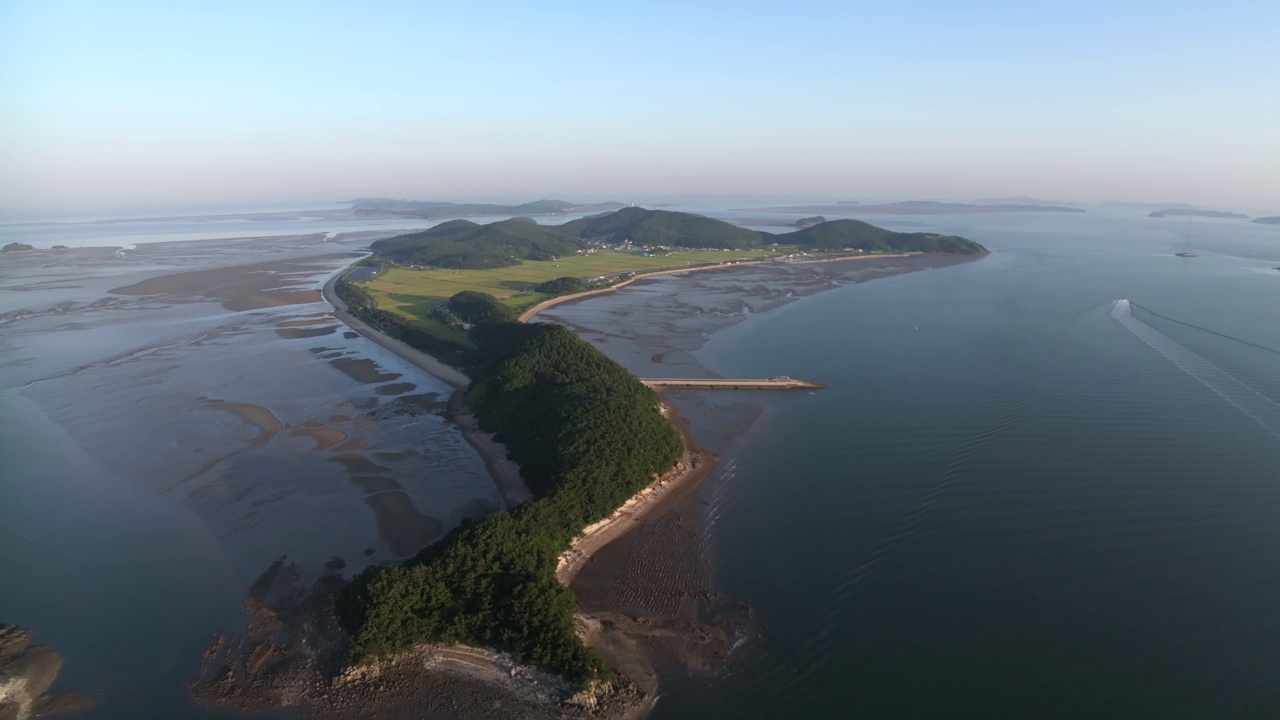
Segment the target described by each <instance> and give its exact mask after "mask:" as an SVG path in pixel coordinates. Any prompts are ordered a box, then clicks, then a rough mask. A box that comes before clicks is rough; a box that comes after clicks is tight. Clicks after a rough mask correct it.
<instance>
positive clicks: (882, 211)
mask: <svg viewBox="0 0 1280 720" xmlns="http://www.w3.org/2000/svg"><path fill="white" fill-rule="evenodd" d="M751 210H755V211H765V212H789V213H815V214H816V213H830V214H833V215H960V214H963V215H971V214H975V213H1008V212H1068V213H1082V212H1084V209H1083V208H1077V207H1068V206H1066V205H1021V204H1007V203H1001V204H992V205H981V204H977V203H953V202H938V201H936V200H906V201H903V202H896V203H886V204H881V205H862V204H860V203H857V202H847V201H846V202H840V203H837V204H835V205H798V206H790V207H767V208H739V209H738V211H742V212H746V211H751Z"/></svg>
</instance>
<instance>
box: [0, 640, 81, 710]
mask: <svg viewBox="0 0 1280 720" xmlns="http://www.w3.org/2000/svg"><path fill="white" fill-rule="evenodd" d="M61 669H62V657H61V656H60V655H58V653H56V652H54V651H53V650H51V649H50V648H47V647H45V646H44V645H33V644H31V631H30V630H27V629H25V628H20V627H18V626H16V625H0V720H27V718H36V717H41V716H43V715H50V714H52V713H59V712H68V711H71V710H77V709H79V708H82V707H84V706H85V705H86V703H85V702H84V701H83V700H81V699H80V698H79V697H77V696H75V695H51V694H50V693H49V687H50V686H52V685H53V681H54V680H56V679H57V678H58V672H59V671H60V670H61Z"/></svg>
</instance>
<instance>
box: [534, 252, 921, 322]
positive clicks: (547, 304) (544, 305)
mask: <svg viewBox="0 0 1280 720" xmlns="http://www.w3.org/2000/svg"><path fill="white" fill-rule="evenodd" d="M922 254H923V253H914V252H911V253H884V254H873V255H867V254H863V255H842V256H840V257H831V258H815V259H813V260H792V261H790V262H788V261H787V260H783V259H779V258H769V259H767V260H742V261H740V262H733V261H730V262H723V263H717V264H715V265H699V266H698V267H687V268H673V269H670V270H655V271H654V272H650V273H644V274H642V275H636V276H635V277H632V278H629V279H627V280H624V281H623V282H620V283H618V284H617V285H610V286H609V287H607V288H599V289H598V290H587V291H585V292H580V293H573V294H572V295H558V296H556V297H553V298H548V299H546V300H543V301H542V302H540V303H538V304H537V305H534V306H533V307H530V308H528V309H527V310H525V311H524V312H522V313H520V315H519V317H517V318H516V319H517V320H518V321H519V322H529V321H530V320H532V319H533V317H534V316H535V315H537V314H538V313H540V312H542V311H543V310H547V309H549V308H553V307H555V306H556V305H560V304H561V303H566V302H569V301H570V300H582V299H584V298H589V297H591V296H593V295H603V294H605V293H611V292H617V291H618V290H621V289H622V288H624V287H626V286H628V285H630V284H631V283H633V282H636V281H639V280H645V279H648V278H652V277H659V276H662V275H678V274H681V273H693V272H701V271H704V270H723V269H725V268H733V267H741V266H743V265H767V264H770V263H778V264H782V265H815V264H817V263H827V262H839V261H840V260H862V259H864V258H900V257H910V256H912V255H922Z"/></svg>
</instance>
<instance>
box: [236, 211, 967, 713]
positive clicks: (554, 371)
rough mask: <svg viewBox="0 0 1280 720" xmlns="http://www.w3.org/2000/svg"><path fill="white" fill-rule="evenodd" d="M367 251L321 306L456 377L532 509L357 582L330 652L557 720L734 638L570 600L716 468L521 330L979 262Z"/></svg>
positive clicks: (849, 225) (692, 224)
mask: <svg viewBox="0 0 1280 720" xmlns="http://www.w3.org/2000/svg"><path fill="white" fill-rule="evenodd" d="M371 247H372V251H373V252H372V255H370V256H369V257H367V258H365V259H363V260H361V261H359V262H358V263H357V264H356V265H355V266H353V267H352V268H351V269H349V270H348V271H347V272H346V273H345V278H343V279H338V280H336V281H335V282H334V283H333V286H332V291H333V295H334V296H336V300H337V302H335V304H336V305H337V306H338V307H339V309H340V310H341V309H342V308H343V306H345V308H346V311H347V312H349V313H350V314H351V315H352V316H354V319H355V322H352V323H349V324H352V327H353V329H356V330H358V331H364V332H365V333H370V332H377V333H381V334H384V335H386V336H390V337H392V338H395V339H398V340H399V341H401V342H403V343H404V344H405V345H407V346H409V348H411V349H412V350H414V351H419V352H421V353H426V354H428V355H430V356H432V357H433V358H436V359H438V360H441V361H444V362H446V363H448V364H450V365H452V366H454V367H455V368H457V369H458V370H460V371H462V373H464V374H465V376H466V377H461V376H459V378H460V381H459V382H457V383H456V386H457V387H459V392H457V393H456V394H455V396H454V399H453V400H452V401H450V407H451V413H452V414H453V415H454V416H457V415H459V414H463V413H470V414H474V417H475V418H476V419H477V420H478V424H479V427H480V428H481V429H483V430H484V431H486V432H490V433H494V439H495V440H496V441H498V442H500V443H501V444H502V445H501V446H500V447H502V446H504V447H505V453H506V455H507V458H509V459H510V460H512V461H514V462H515V464H516V465H518V466H519V474H520V477H521V478H522V479H523V483H524V484H525V486H526V487H525V488H524V489H523V492H524V494H523V497H525V498H530V499H528V500H526V501H524V502H519V503H509V506H508V507H507V509H505V510H501V511H498V512H494V513H491V514H489V515H486V516H484V517H482V518H480V519H478V520H474V521H469V522H466V523H464V524H463V525H461V526H460V527H458V528H456V529H455V530H453V531H452V532H450V533H449V534H448V535H446V536H445V537H443V538H441V539H440V540H438V541H436V542H434V543H433V544H431V545H429V546H427V547H425V548H423V549H422V550H421V551H420V552H418V553H417V555H416V556H414V557H412V558H410V559H408V560H407V561H404V562H401V563H398V564H390V565H375V566H371V567H370V568H368V569H367V570H365V571H364V572H362V573H361V574H359V575H357V576H356V577H355V578H354V579H353V580H352V581H351V582H349V583H348V584H346V586H345V587H344V588H342V589H341V590H338V591H335V595H336V606H337V615H338V619H339V620H340V623H341V626H342V628H343V638H342V639H340V640H337V641H335V642H333V643H332V645H333V646H335V647H345V648H346V652H347V653H348V657H349V660H350V663H351V664H352V665H353V666H355V667H361V666H372V667H384V666H387V664H388V663H391V664H392V665H394V664H395V663H396V662H398V660H397V658H405V657H415V656H414V655H413V653H416V652H420V650H421V649H422V648H444V649H446V651H449V652H456V651H454V650H448V649H449V648H457V647H468V648H490V649H493V650H496V651H500V652H503V653H507V654H508V655H509V657H511V658H512V659H513V661H514V662H515V663H518V664H520V665H521V666H525V667H530V668H536V669H537V671H545V672H550V673H552V674H554V675H555V676H558V678H560V680H557V681H556V682H560V683H562V684H563V687H564V688H565V690H564V692H562V693H561V694H560V695H559V697H558V700H557V701H556V702H559V703H561V704H562V706H563V707H560V709H562V710H565V711H566V712H569V711H570V710H572V712H575V713H576V712H580V711H581V710H582V708H583V707H590V708H594V709H593V710H592V712H593V713H597V714H600V713H603V714H605V715H613V714H617V713H618V712H623V711H628V712H629V711H634V710H636V709H637V708H639V707H641V706H642V705H644V704H647V703H649V702H651V700H652V698H653V696H654V693H655V688H654V687H653V685H652V682H649V681H645V682H639V683H637V682H636V680H637V678H633V677H629V675H628V673H630V674H634V673H635V669H634V668H635V667H636V663H635V662H634V657H632V656H633V655H634V654H635V653H636V652H640V650H637V648H643V647H645V643H646V642H650V641H652V642H659V640H655V639H654V638H662V639H661V642H662V643H666V645H667V646H670V644H671V643H672V642H673V641H672V640H671V637H673V636H677V637H681V638H683V639H682V640H680V641H679V642H680V643H683V644H684V645H687V646H690V647H694V649H693V650H690V651H689V652H690V653H693V654H697V653H698V652H702V654H703V655H704V656H707V657H713V656H714V657H720V656H723V655H724V654H725V653H727V652H728V647H729V645H730V644H731V639H730V637H729V633H728V632H727V631H725V630H723V629H721V628H719V627H717V626H714V624H713V623H711V621H709V620H705V619H703V618H701V617H693V618H687V619H684V620H682V621H681V622H680V623H675V621H673V620H670V619H654V618H635V617H633V618H631V619H630V620H628V619H627V618H626V613H625V612H624V611H623V610H619V611H618V612H619V613H621V614H617V615H612V616H610V619H609V620H607V621H600V620H598V619H593V618H592V617H590V616H586V615H584V614H583V613H582V612H581V611H580V607H579V600H578V597H577V596H576V595H575V589H574V587H573V586H572V581H573V577H574V574H575V573H576V572H577V568H580V567H582V563H585V562H587V561H589V560H590V559H591V558H590V555H591V553H592V551H593V550H592V547H590V546H586V545H583V542H584V539H585V538H587V537H588V536H589V535H590V534H591V533H593V532H598V531H599V530H600V528H602V527H605V526H609V525H610V524H613V525H618V524H619V523H620V522H622V520H623V518H622V516H620V515H619V512H618V511H619V509H620V508H623V507H624V506H627V507H632V508H633V510H634V508H635V507H636V506H635V503H636V502H637V501H638V500H640V499H644V498H646V494H647V497H648V498H652V497H654V493H661V492H664V491H666V490H667V489H670V488H672V487H675V486H677V485H680V484H693V486H694V487H696V483H698V482H701V479H703V478H705V477H707V476H708V475H709V473H710V471H711V469H712V468H713V467H714V464H715V458H714V456H711V455H709V454H707V453H705V452H703V451H702V450H701V449H700V448H699V447H697V445H696V442H694V441H693V439H692V437H691V436H690V435H689V434H688V433H687V431H682V430H678V429H677V425H678V424H679V422H678V420H677V419H676V416H677V411H676V410H675V409H674V408H673V407H672V406H671V405H670V404H669V403H667V402H664V400H663V398H662V397H661V396H660V395H659V394H658V393H657V392H655V391H654V390H653V389H651V388H650V387H647V386H646V385H645V384H644V383H642V382H641V381H640V380H639V379H638V378H636V377H635V376H634V375H633V374H632V373H631V372H629V371H628V370H627V369H626V368H624V367H623V366H622V365H620V364H619V363H617V362H616V361H614V360H613V359H611V358H609V357H607V356H606V355H605V354H604V353H602V352H601V351H600V350H598V349H597V348H596V347H594V346H593V345H591V344H590V343H588V342H587V341H585V340H583V339H581V338H580V337H578V336H577V335H575V334H574V333H573V332H572V331H571V330H569V329H568V328H566V327H563V326H560V325H556V324H552V323H541V322H525V321H526V320H528V319H529V318H530V317H532V315H533V314H534V313H536V312H537V311H538V310H539V309H540V308H542V307H545V306H547V305H548V304H550V303H555V302H558V301H561V300H563V299H567V298H577V297H582V296H585V295H588V294H591V293H594V292H607V291H610V290H612V289H614V288H616V287H619V286H621V285H623V284H627V283H629V282H632V281H634V280H636V279H638V278H641V277H645V276H648V275H650V274H664V273H676V272H692V271H696V270H704V269H707V270H709V269H717V268H728V267H729V266H733V265H738V264H746V263H778V264H781V263H789V264H797V263H805V262H829V261H837V260H844V261H847V262H853V263H857V262H859V260H858V259H860V258H876V257H884V258H905V259H910V257H909V256H917V255H925V254H931V255H938V256H967V257H970V258H975V259H976V258H978V257H981V256H983V255H985V254H986V252H987V251H986V249H985V248H983V247H982V246H981V245H979V244H977V243H975V242H972V241H970V240H967V239H965V238H961V237H956V236H950V235H941V234H935V233H898V232H893V231H890V230H886V229H884V228H879V227H876V226H874V225H870V224H867V223H863V222H859V221H854V220H836V221H831V222H821V223H818V224H815V225H812V226H810V227H806V228H804V229H802V230H797V231H795V232H790V233H784V234H773V233H767V232H758V231H753V230H748V229H744V228H740V227H736V226H734V225H731V224H729V223H725V222H722V221H719V220H715V219H711V218H707V217H703V216H700V215H694V214H689V213H680V212H669V211H663V210H648V209H643V208H634V207H628V208H623V209H620V210H617V211H615V212H611V213H608V214H604V215H599V216H594V217H586V218H582V219H578V220H573V221H571V222H568V223H565V224H563V225H557V226H544V225H538V224H536V223H534V222H531V221H530V220H528V219H523V218H515V219H510V220H503V221H500V222H493V223H488V224H477V223H473V222H470V221H467V220H453V221H449V222H445V223H443V224H440V225H437V226H435V227H433V228H431V229H428V230H425V231H421V232H415V233H410V234H406V235H401V236H398V237H393V238H388V239H385V240H379V241H377V242H375V243H373V245H372V246H371ZM725 272H731V270H727V269H726V270H725ZM402 356H403V355H402ZM632 521H633V520H632ZM601 547H602V546H601ZM575 563H577V564H576V565H575ZM673 623H675V624H673ZM618 637H625V640H624V641H619V640H617V638H618ZM584 638H586V639H587V640H589V641H590V642H585V641H584ZM611 638H612V639H611ZM699 645H703V646H708V647H711V648H712V649H711V650H701V651H699V650H698V649H697V647H696V646H699ZM620 648H621V649H620ZM628 648H629V649H628ZM468 652H469V651H468ZM476 652H481V651H480V650H477V651H476ZM707 662H710V661H707ZM703 664H705V663H703ZM620 667H625V668H626V671H624V672H619V668H620ZM643 674H645V676H646V677H647V678H649V679H650V680H651V679H652V673H651V672H648V671H645V672H644V673H643ZM247 682H248V684H250V685H252V684H255V683H256V681H255V680H254V679H252V678H249V679H247ZM638 685H639V686H638ZM575 693H576V694H575ZM557 712H559V711H558V710H557Z"/></svg>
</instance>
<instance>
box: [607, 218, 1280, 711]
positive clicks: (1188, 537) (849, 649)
mask: <svg viewBox="0 0 1280 720" xmlns="http://www.w3.org/2000/svg"><path fill="white" fill-rule="evenodd" d="M874 221H875V222H877V223H878V224H883V225H887V226H889V227H894V228H895V229H900V230H933V231H939V232H948V233H956V234H961V235H964V236H966V237H969V238H971V239H973V240H976V241H978V242H981V243H982V244H984V245H985V246H987V247H988V248H990V249H991V250H992V251H993V254H992V255H990V256H989V257H987V258H985V259H982V260H980V261H978V262H974V263H970V264H966V265H961V266H958V267H953V268H947V269H938V270H928V271H924V272H918V273H914V274H908V275H901V276H896V277H890V278H886V279H882V280H877V281H875V282H869V283H862V284H855V285H847V286H844V287H840V288H837V289H834V290H832V291H830V292H826V293H822V294H818V295H815V296H812V297H808V298H803V299H800V300H798V301H796V302H794V303H792V304H789V305H786V306H784V307H782V308H780V309H778V310H775V311H773V312H770V313H766V314H762V315H754V316H752V317H751V318H749V319H748V320H746V321H744V322H742V323H740V324H738V325H735V326H733V327H731V328H729V329H727V330H723V331H720V332H718V333H716V334H715V335H713V336H712V337H711V338H710V340H709V341H708V342H707V344H706V345H705V347H703V348H702V350H701V351H700V352H698V358H699V360H700V361H701V362H702V363H703V364H704V365H706V366H707V367H709V368H711V369H712V370H715V371H717V372H719V373H720V374H722V375H725V376H729V377H735V376H737V377H768V376H772V375H779V374H785V375H790V376H792V377H798V378H804V379H806V380H815V381H821V382H825V383H829V384H830V385H831V387H830V388H829V389H827V390H822V391H818V392H814V393H807V392H805V393H787V394H783V393H778V394H769V395H764V394H760V395H758V396H756V400H755V401H756V402H760V403H763V404H764V406H765V412H764V414H763V417H762V418H761V420H760V421H759V422H757V423H756V425H755V426H754V428H753V429H752V430H751V431H750V433H749V435H748V437H747V438H746V441H745V442H741V443H739V445H738V446H737V448H738V449H737V450H736V451H734V452H732V453H731V454H730V455H729V456H728V457H727V458H726V461H725V462H724V463H723V464H722V466H721V469H720V472H719V477H717V478H713V479H712V480H711V482H710V485H709V487H708V489H707V491H706V492H707V497H708V499H709V501H710V502H711V507H710V509H709V512H708V517H709V518H711V519H712V521H711V522H709V523H708V533H709V544H710V547H711V553H712V561H713V565H714V568H715V572H716V576H717V579H718V581H719V583H720V585H721V586H722V587H723V588H724V589H725V590H726V591H727V592H728V593H730V594H731V595H733V596H735V597H737V598H739V599H741V600H744V601H746V602H748V603H749V604H750V605H752V606H753V607H754V608H755V610H756V613H757V619H758V622H757V626H756V627H755V628H754V630H753V631H752V633H751V634H750V636H749V637H747V638H744V639H743V642H742V644H741V646H740V647H739V648H738V650H737V651H736V653H735V655H734V657H733V659H732V660H731V661H730V663H729V665H728V667H727V668H725V669H724V670H722V671H720V672H718V673H716V674H714V675H712V676H709V677H708V676H700V677H696V678H685V679H677V680H676V681H674V682H669V683H668V684H667V687H666V691H665V692H664V694H663V696H662V697H661V698H660V700H659V701H658V705H657V708H656V710H655V712H654V713H653V715H652V717H654V718H657V719H658V720H675V719H680V718H702V717H732V718H755V717H759V718H769V717H867V718H882V717H894V718H903V717H910V718H947V717H980V718H1029V717H1037V718H1045V717H1063V718H1079V717H1091V718H1101V717H1107V718H1112V717H1113V718H1133V717H1152V718H1177V717H1185V718H1206V717H1238V718H1243V717H1249V718H1255V717H1280V683H1277V681H1276V678H1277V677H1280V612H1277V608H1280V439H1278V438H1277V437H1276V435H1275V432H1274V430H1275V429H1276V428H1275V418H1276V416H1277V411H1278V410H1280V406H1277V404H1276V403H1277V402H1280V271H1278V270H1275V269H1273V268H1275V267H1276V266H1277V265H1280V229H1277V228H1275V227H1268V226H1263V225H1254V224H1249V223H1247V222H1241V221H1234V222H1228V221H1218V220H1215V221H1195V222H1194V223H1182V222H1177V223H1170V222H1168V221H1162V220H1158V219H1151V218H1146V217H1138V216H1098V215H1093V214H1089V215H1048V214H1044V215H1040V214H1037V215H991V216H964V217H959V216H953V217H935V218H926V219H921V218H880V219H874ZM1187 250H1191V251H1193V252H1195V253H1196V254H1197V255H1198V257H1195V258H1180V257H1175V253H1177V252H1182V251H1187ZM624 292H625V291H624ZM1122 298H1127V299H1128V302H1126V303H1123V304H1124V305H1126V306H1127V307H1124V308H1121V306H1120V304H1118V303H1117V300H1120V299H1122Z"/></svg>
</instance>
